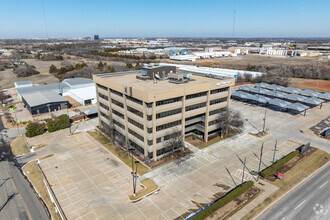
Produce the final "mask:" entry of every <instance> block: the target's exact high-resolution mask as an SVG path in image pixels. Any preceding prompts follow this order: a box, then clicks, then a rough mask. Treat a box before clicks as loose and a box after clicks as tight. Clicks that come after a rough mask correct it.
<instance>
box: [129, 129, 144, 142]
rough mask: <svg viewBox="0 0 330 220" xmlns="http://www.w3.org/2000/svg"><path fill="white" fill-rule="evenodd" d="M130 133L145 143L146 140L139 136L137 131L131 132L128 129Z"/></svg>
mask: <svg viewBox="0 0 330 220" xmlns="http://www.w3.org/2000/svg"><path fill="white" fill-rule="evenodd" d="M128 133H130V134H131V135H133V136H134V137H136V138H137V139H139V140H140V141H142V142H143V141H144V138H143V137H142V136H141V135H139V134H138V133H136V132H135V131H133V130H131V129H128Z"/></svg>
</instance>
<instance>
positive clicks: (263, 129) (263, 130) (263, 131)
mask: <svg viewBox="0 0 330 220" xmlns="http://www.w3.org/2000/svg"><path fill="white" fill-rule="evenodd" d="M266 112H267V108H265V117H264V126H263V128H262V134H265V128H266V116H267V115H266Z"/></svg>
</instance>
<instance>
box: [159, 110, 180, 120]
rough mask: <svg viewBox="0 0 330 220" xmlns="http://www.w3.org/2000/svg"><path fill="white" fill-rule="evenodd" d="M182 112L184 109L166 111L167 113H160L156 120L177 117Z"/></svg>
mask: <svg viewBox="0 0 330 220" xmlns="http://www.w3.org/2000/svg"><path fill="white" fill-rule="evenodd" d="M181 112H182V108H178V109H173V110H170V111H166V112H162V113H158V114H156V118H157V119H158V118H164V117H167V116H171V115H176V114H179V113H181Z"/></svg>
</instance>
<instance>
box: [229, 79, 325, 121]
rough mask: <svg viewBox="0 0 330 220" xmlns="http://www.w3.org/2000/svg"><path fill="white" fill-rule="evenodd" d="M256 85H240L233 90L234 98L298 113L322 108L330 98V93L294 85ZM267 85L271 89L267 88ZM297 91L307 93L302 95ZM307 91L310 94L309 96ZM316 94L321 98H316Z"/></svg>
mask: <svg viewBox="0 0 330 220" xmlns="http://www.w3.org/2000/svg"><path fill="white" fill-rule="evenodd" d="M255 86H256V87H251V86H248V85H244V86H240V87H238V89H239V91H233V92H232V98H233V99H238V100H241V101H247V102H253V103H256V104H262V105H265V106H270V107H274V108H277V109H280V110H286V111H289V110H291V111H294V112H297V113H301V112H304V115H305V114H306V110H307V109H309V108H311V107H315V106H318V105H319V106H320V108H321V107H322V103H324V102H326V101H329V100H330V94H329V93H324V94H321V93H314V91H311V92H308V91H309V90H308V91H306V90H304V91H302V90H299V89H296V88H292V87H282V86H278V85H268V84H266V83H258V84H255ZM265 86H267V87H268V88H269V89H265ZM279 90H281V91H279ZM283 91H285V92H283ZM312 92H313V94H312ZM297 93H300V94H305V95H300V94H297ZM307 93H308V94H309V96H307ZM321 95H322V96H321ZM315 96H318V97H320V98H316V97H315Z"/></svg>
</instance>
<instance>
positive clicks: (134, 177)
mask: <svg viewBox="0 0 330 220" xmlns="http://www.w3.org/2000/svg"><path fill="white" fill-rule="evenodd" d="M134 163H135V172H133V174H134V175H133V194H134V195H135V194H136V183H137V179H138V177H139V176H138V175H137V170H138V164H139V163H140V162H139V161H135V162H134Z"/></svg>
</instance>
